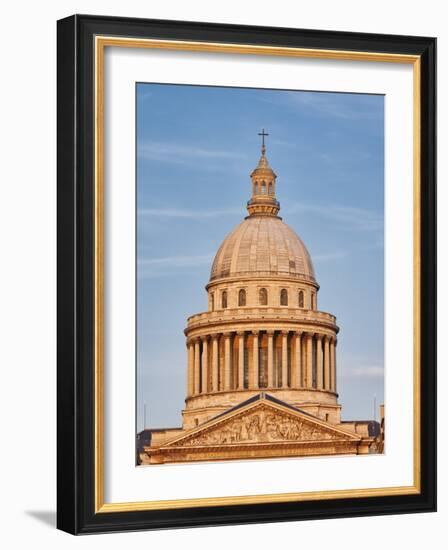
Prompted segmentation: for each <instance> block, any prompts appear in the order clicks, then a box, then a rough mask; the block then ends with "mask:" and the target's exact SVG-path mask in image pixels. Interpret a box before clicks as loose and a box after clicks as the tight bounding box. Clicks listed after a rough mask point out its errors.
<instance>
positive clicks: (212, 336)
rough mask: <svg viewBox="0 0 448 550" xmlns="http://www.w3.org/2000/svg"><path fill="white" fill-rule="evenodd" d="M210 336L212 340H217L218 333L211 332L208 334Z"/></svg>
mask: <svg viewBox="0 0 448 550" xmlns="http://www.w3.org/2000/svg"><path fill="white" fill-rule="evenodd" d="M210 338H211V339H212V340H217V339H218V338H219V333H217V332H215V334H211V335H210Z"/></svg>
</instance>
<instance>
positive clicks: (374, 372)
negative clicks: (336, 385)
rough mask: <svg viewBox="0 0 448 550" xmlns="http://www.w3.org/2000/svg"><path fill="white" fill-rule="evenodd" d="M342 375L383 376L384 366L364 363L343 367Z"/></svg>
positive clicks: (359, 376)
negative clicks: (357, 365) (362, 364)
mask: <svg viewBox="0 0 448 550" xmlns="http://www.w3.org/2000/svg"><path fill="white" fill-rule="evenodd" d="M341 375H342V376H343V377H347V378H349V377H350V378H382V377H383V376H384V367H382V366H381V365H364V366H359V367H352V368H345V369H341Z"/></svg>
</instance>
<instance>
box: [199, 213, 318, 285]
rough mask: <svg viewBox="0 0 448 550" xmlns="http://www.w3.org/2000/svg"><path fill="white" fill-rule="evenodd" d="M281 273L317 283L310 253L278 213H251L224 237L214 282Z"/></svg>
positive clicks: (216, 259)
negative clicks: (264, 214)
mask: <svg viewBox="0 0 448 550" xmlns="http://www.w3.org/2000/svg"><path fill="white" fill-rule="evenodd" d="M253 276H257V277H264V276H281V277H290V278H292V279H296V280H303V281H311V282H315V278H314V268H313V264H312V262H311V258H310V255H309V253H308V250H307V249H306V247H305V245H304V244H303V242H302V241H301V239H300V238H299V237H298V236H297V235H296V233H295V232H294V231H293V230H292V229H291V228H290V227H289V226H288V225H287V224H286V223H284V222H283V221H282V220H281V218H279V217H278V216H257V215H253V216H248V217H247V218H246V219H245V220H244V221H242V222H241V223H240V224H239V225H238V226H237V227H236V228H235V229H234V230H233V231H232V232H231V233H230V234H229V235H228V236H227V237H226V238H225V240H224V242H223V243H222V245H221V246H220V248H219V250H218V252H217V254H216V256H215V260H214V262H213V266H212V271H211V275H210V281H216V280H219V279H221V280H222V279H225V278H233V277H253Z"/></svg>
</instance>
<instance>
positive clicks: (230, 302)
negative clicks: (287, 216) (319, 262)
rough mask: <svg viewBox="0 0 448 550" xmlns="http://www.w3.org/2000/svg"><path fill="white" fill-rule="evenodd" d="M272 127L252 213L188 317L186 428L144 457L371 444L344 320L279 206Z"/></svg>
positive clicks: (371, 448) (161, 438) (236, 455)
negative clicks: (322, 306)
mask: <svg viewBox="0 0 448 550" xmlns="http://www.w3.org/2000/svg"><path fill="white" fill-rule="evenodd" d="M260 135H262V136H263V144H262V153H261V158H260V160H259V163H258V165H257V167H256V168H255V170H254V171H253V172H252V174H251V181H252V197H251V199H250V200H249V201H248V203H247V210H248V213H249V215H248V216H247V217H246V218H245V219H244V220H243V221H242V222H241V223H240V224H239V225H238V226H237V227H236V228H235V229H234V230H233V231H232V232H231V233H230V234H229V235H228V236H227V237H226V238H225V239H224V242H223V243H222V245H221V246H220V248H219V250H218V252H217V254H216V257H215V259H214V262H213V265H212V270H211V275H210V281H209V283H208V284H207V286H206V290H207V293H208V311H206V312H203V313H198V314H196V315H192V316H191V317H189V318H188V322H187V328H186V329H185V335H186V337H187V356H188V367H187V397H186V400H185V403H186V406H185V409H184V410H183V411H182V416H183V424H182V427H181V428H170V429H157V430H151V444H150V445H148V446H145V447H143V449H142V450H141V452H140V456H139V459H140V461H141V463H142V464H154V463H157V464H160V463H166V462H189V461H201V460H227V459H242V458H269V457H286V456H316V455H347V454H366V453H369V452H376V451H377V447H378V445H377V438H376V437H375V436H376V435H377V431H378V430H377V428H378V425H377V424H376V423H375V422H372V421H352V422H341V405H339V403H338V394H337V391H336V344H337V333H338V331H339V328H338V327H337V325H336V318H335V317H334V316H333V315H331V314H330V313H326V312H323V311H319V309H318V304H317V293H318V290H319V285H318V284H317V282H316V280H315V274H314V268H313V265H312V261H311V258H310V255H309V253H308V251H307V249H306V247H305V245H304V244H303V242H302V241H301V239H300V238H299V237H298V236H297V235H296V233H295V232H294V231H293V230H292V229H291V228H290V227H289V226H288V225H287V224H286V223H284V222H283V221H282V219H281V218H280V217H279V216H278V213H279V211H280V204H279V202H278V201H277V199H276V189H275V187H276V178H277V176H276V174H275V173H274V171H273V170H272V168H271V167H270V166H269V162H268V160H267V158H266V148H265V145H264V136H266V135H267V134H265V133H264V131H263V133H262V134H260Z"/></svg>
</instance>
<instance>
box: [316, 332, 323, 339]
mask: <svg viewBox="0 0 448 550" xmlns="http://www.w3.org/2000/svg"><path fill="white" fill-rule="evenodd" d="M315 336H316V338H317V339H318V340H322V339H323V337H324V334H321V333H320V332H316V334H315Z"/></svg>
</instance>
